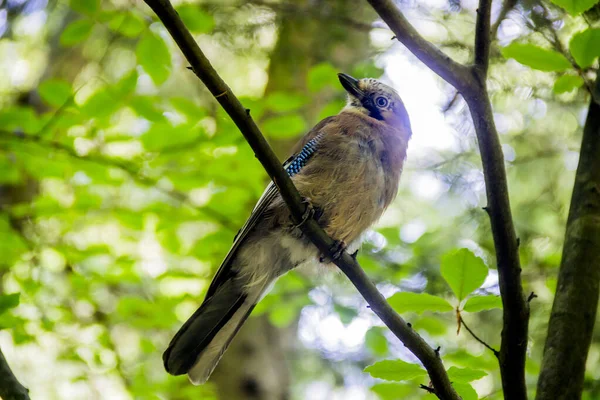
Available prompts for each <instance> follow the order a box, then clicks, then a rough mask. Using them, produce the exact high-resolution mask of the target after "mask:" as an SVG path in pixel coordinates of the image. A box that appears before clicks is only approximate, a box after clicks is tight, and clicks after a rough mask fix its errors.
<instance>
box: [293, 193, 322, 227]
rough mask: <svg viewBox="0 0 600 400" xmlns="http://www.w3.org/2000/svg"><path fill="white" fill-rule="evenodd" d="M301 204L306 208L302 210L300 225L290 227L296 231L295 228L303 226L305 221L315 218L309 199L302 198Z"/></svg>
mask: <svg viewBox="0 0 600 400" xmlns="http://www.w3.org/2000/svg"><path fill="white" fill-rule="evenodd" d="M302 203H304V204H306V208H305V209H304V213H303V214H302V217H301V218H302V219H301V221H300V223H298V224H296V225H294V226H293V227H292V229H296V228H300V227H301V226H302V225H304V224H305V223H306V221H308V220H309V219H311V218H313V217H314V216H315V213H316V211H315V208H314V207H313V205H312V203H311V202H310V199H309V198H308V197H303V198H302Z"/></svg>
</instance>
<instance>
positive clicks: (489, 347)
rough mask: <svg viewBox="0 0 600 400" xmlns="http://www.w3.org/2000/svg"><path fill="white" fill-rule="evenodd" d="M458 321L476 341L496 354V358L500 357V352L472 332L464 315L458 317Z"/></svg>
mask: <svg viewBox="0 0 600 400" xmlns="http://www.w3.org/2000/svg"><path fill="white" fill-rule="evenodd" d="M458 321H459V322H460V323H461V324H462V326H464V327H465V329H466V330H467V332H469V333H470V334H471V336H473V338H474V339H475V340H477V341H478V342H479V343H481V344H482V345H484V346H485V347H487V348H488V349H490V350H491V351H492V353H494V355H495V356H496V358H498V357H500V352H499V351H498V350H496V349H494V348H493V347H492V346H490V345H489V344H487V343H486V342H485V341H483V340H482V339H480V338H479V337H478V336H477V335H476V334H475V332H473V331H472V330H471V328H469V326H468V325H467V324H466V323H465V320H464V319H463V317H462V315H461V316H459V317H458Z"/></svg>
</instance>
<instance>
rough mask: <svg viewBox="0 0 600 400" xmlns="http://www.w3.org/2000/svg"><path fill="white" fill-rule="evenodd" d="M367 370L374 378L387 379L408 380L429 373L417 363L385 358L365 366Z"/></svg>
mask: <svg viewBox="0 0 600 400" xmlns="http://www.w3.org/2000/svg"><path fill="white" fill-rule="evenodd" d="M365 372H368V373H369V374H371V376H372V377H373V378H379V379H385V380H387V381H406V380H410V379H414V378H418V377H420V376H425V375H427V372H426V371H425V370H424V369H423V368H422V367H421V366H420V365H417V364H412V363H407V362H405V361H402V360H383V361H379V362H377V363H375V364H373V365H369V366H368V367H367V368H365Z"/></svg>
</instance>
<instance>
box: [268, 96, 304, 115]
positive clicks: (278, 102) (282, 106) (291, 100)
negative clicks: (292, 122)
mask: <svg viewBox="0 0 600 400" xmlns="http://www.w3.org/2000/svg"><path fill="white" fill-rule="evenodd" d="M265 102H266V106H267V108H268V109H269V110H271V111H275V112H287V111H294V110H297V109H299V108H300V107H302V106H304V105H306V103H307V102H308V99H307V98H306V96H303V95H301V94H298V93H293V92H292V93H287V92H273V93H271V94H269V96H267V98H266V101H265Z"/></svg>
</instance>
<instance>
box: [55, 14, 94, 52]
mask: <svg viewBox="0 0 600 400" xmlns="http://www.w3.org/2000/svg"><path fill="white" fill-rule="evenodd" d="M93 27H94V21H92V20H90V19H78V20H76V21H73V22H71V23H70V24H69V25H67V27H66V28H65V30H64V31H62V33H61V34H60V39H59V41H60V44H61V45H63V46H75V45H76V44H78V43H81V42H83V41H84V40H85V39H87V38H88V36H90V33H92V28H93Z"/></svg>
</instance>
